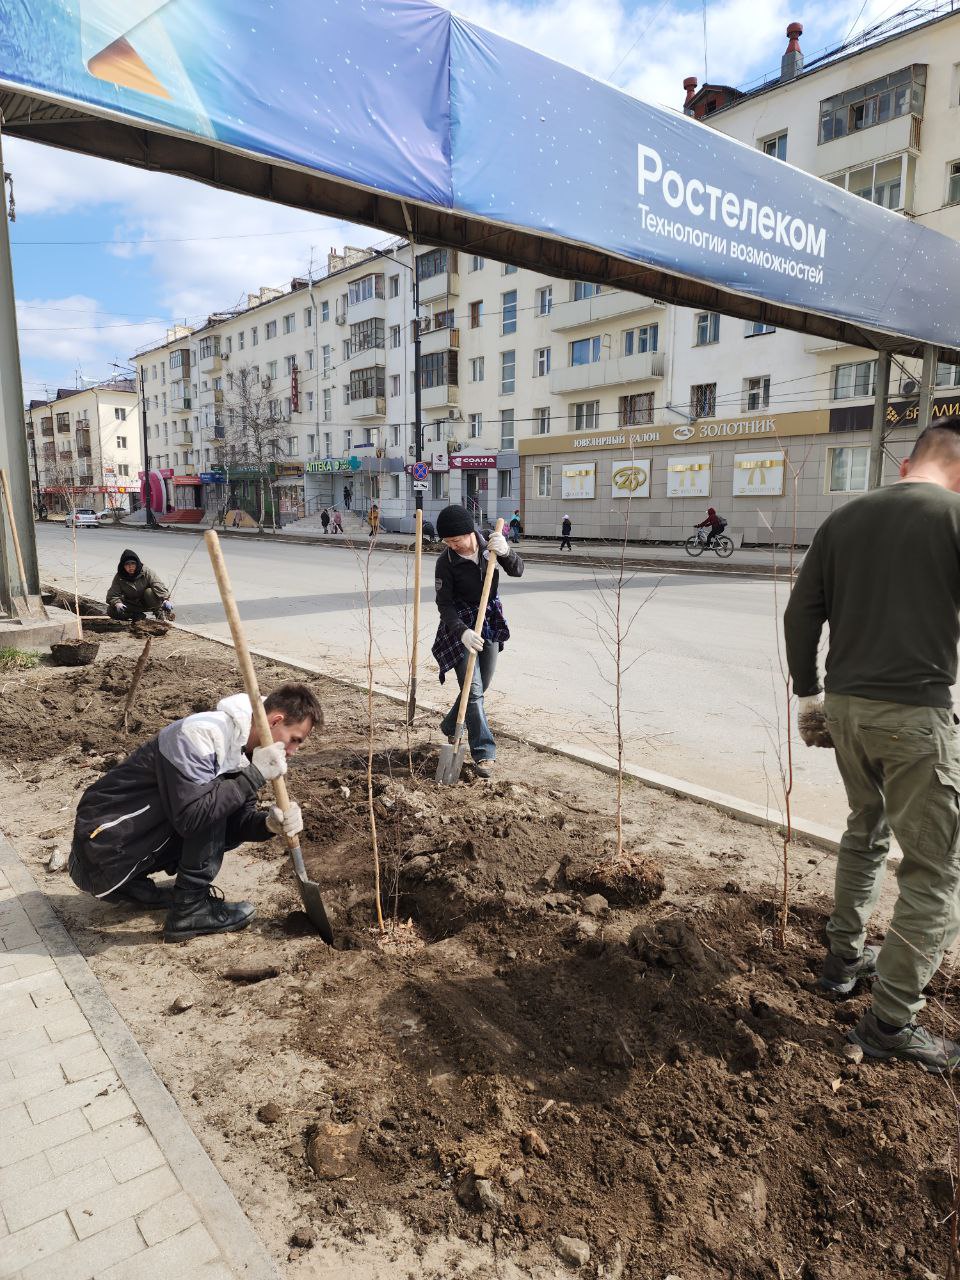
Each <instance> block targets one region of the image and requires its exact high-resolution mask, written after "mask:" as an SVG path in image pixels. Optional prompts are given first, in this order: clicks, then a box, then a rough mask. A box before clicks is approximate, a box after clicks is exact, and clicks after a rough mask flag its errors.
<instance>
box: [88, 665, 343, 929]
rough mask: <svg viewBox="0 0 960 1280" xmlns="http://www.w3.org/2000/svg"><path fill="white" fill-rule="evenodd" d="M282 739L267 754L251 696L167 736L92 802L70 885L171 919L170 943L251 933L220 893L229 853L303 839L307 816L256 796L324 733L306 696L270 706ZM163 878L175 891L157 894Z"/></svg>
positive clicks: (177, 725)
mask: <svg viewBox="0 0 960 1280" xmlns="http://www.w3.org/2000/svg"><path fill="white" fill-rule="evenodd" d="M264 709H265V711H266V713H267V721H268V723H269V725H270V729H271V732H272V734H273V742H272V743H271V745H270V746H268V747H261V746H258V745H257V743H258V738H257V735H256V731H255V730H254V728H253V710H252V708H251V706H250V699H249V698H248V697H247V695H246V694H245V693H238V694H234V695H232V696H231V697H229V698H224V699H223V700H222V701H221V702H220V703H219V704H218V706H217V709H216V711H201V712H199V713H197V714H196V715H191V716H187V717H186V718H185V719H183V720H177V721H175V722H174V723H173V724H170V725H167V726H166V728H164V729H161V730H160V732H159V733H158V734H157V736H156V737H155V738H151V739H150V741H149V742H145V743H144V744H143V746H142V747H139V748H138V749H137V750H136V751H134V753H133V755H131V756H129V757H128V758H127V759H126V760H124V761H123V763H122V764H118V765H116V766H115V767H114V768H113V769H110V770H108V771H107V772H106V773H105V774H104V775H103V776H102V777H101V778H99V779H98V780H97V781H96V782H95V783H94V784H93V785H92V786H91V787H88V788H87V790H86V791H85V792H84V793H83V795H82V796H81V798H80V804H79V806H78V808H77V816H76V820H75V822H74V828H73V846H72V848H71V850H70V863H69V870H70V877H71V879H72V880H73V882H74V884H76V885H77V886H78V887H79V888H81V889H83V890H85V891H86V892H87V893H92V894H93V895H94V896H95V897H97V898H100V899H101V900H102V901H104V902H113V903H133V904H135V905H138V906H141V907H144V908H147V909H158V908H165V909H166V910H167V918H166V924H165V927H164V932H163V936H164V940H165V941H167V942H179V941H184V940H185V939H187V938H194V937H196V936H197V935H198V934H204V933H220V932H224V931H230V930H234V929H243V928H245V927H246V926H247V925H248V924H249V923H250V921H251V920H252V919H253V916H254V914H255V908H254V907H253V906H252V904H251V903H249V902H226V901H224V897H223V894H222V893H221V892H220V891H219V889H217V888H216V887H215V886H214V883H213V882H214V880H215V879H216V877H217V875H218V873H219V871H220V867H221V864H222V863H223V855H224V853H225V851H226V850H227V849H234V848H236V846H237V845H239V844H243V843H245V842H247V841H261V840H268V839H269V838H270V837H271V836H274V835H285V836H294V835H296V834H297V833H298V832H299V831H301V830H302V829H303V820H302V818H301V816H300V807H299V805H296V804H291V806H290V808H289V809H288V810H287V811H286V813H283V812H282V811H281V809H280V808H279V807H278V806H277V805H274V806H273V807H272V808H269V809H261V808H259V807H258V805H257V793H258V791H259V790H260V788H261V787H262V786H263V784H264V783H265V782H270V781H272V780H273V779H274V778H279V777H282V775H283V774H285V773H286V771H287V759H288V758H289V757H290V756H292V755H294V754H295V753H296V752H297V751H298V750H299V749H300V747H301V746H302V745H303V743H304V741H305V740H306V738H307V736H308V735H309V733H310V731H311V730H312V729H313V728H314V727H315V726H317V725H320V724H322V723H323V713H322V711H321V709H320V704H319V702H318V701H317V698H316V696H315V695H314V693H313V692H312V690H311V689H309V688H308V687H307V686H306V685H303V684H286V685H282V686H281V687H280V688H279V689H275V690H274V691H273V693H271V694H269V695H268V697H267V698H266V699H265V700H264ZM160 871H164V872H166V873H167V874H168V875H171V876H175V877H176V881H175V883H174V884H173V885H159V884H156V883H155V882H154V881H153V879H151V877H152V876H153V875H154V874H155V873H157V872H160Z"/></svg>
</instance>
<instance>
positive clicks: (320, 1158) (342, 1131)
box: [307, 1121, 360, 1182]
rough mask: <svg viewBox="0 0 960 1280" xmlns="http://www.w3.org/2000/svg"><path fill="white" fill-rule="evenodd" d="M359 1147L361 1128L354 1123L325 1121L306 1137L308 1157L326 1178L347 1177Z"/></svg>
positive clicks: (330, 1180)
mask: <svg viewBox="0 0 960 1280" xmlns="http://www.w3.org/2000/svg"><path fill="white" fill-rule="evenodd" d="M359 1151H360V1130H359V1128H358V1127H357V1126H356V1125H354V1124H333V1123H332V1122H331V1121H324V1123H323V1124H320V1125H318V1126H317V1127H316V1129H314V1131H313V1133H312V1134H311V1135H310V1137H309V1138H308V1139H307V1161H308V1163H309V1165H310V1168H311V1169H312V1170H313V1172H314V1173H315V1174H316V1175H317V1177H318V1178H321V1179H322V1180H323V1181H325V1182H332V1181H334V1180H335V1179H336V1178H346V1177H349V1176H350V1175H351V1174H352V1173H353V1171H354V1168H355V1166H356V1162H357V1155H358V1154H359Z"/></svg>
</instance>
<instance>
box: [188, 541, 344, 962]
mask: <svg viewBox="0 0 960 1280" xmlns="http://www.w3.org/2000/svg"><path fill="white" fill-rule="evenodd" d="M203 537H204V541H205V542H206V544H207V551H208V552H209V553H210V562H211V564H212V565H213V572H214V574H215V575H216V579H217V586H218V587H219V588H220V599H221V600H222V601H223V611H224V613H225V614H226V615H227V621H228V622H229V624H230V634H231V635H232V636H233V645H234V648H235V649H236V651H237V661H238V662H239V664H240V674H241V675H242V676H243V686H244V688H245V689H246V691H247V697H248V698H249V699H250V705H251V707H252V708H253V723H254V725H255V726H256V730H257V735H258V737H259V738H260V745H261V746H264V747H269V746H270V744H271V743H272V742H273V734H272V733H271V732H270V724H269V722H268V720H267V713H266V711H265V710H264V707H263V702H262V701H261V698H260V686H259V684H258V683H257V673H256V672H255V671H254V669H253V660H252V659H251V657H250V650H249V649H248V647H247V639H246V636H245V635H244V634H243V624H242V623H241V621H240V613H239V611H238V609H237V602H236V600H235V599H234V596H233V588H232V587H231V586H230V576H229V574H228V573H227V566H226V563H225V561H224V559H223V552H222V551H221V549H220V539H219V538H218V537H217V534H216V531H215V530H213V529H208V530H207V532H206V533H205V534H204V535H203ZM272 785H273V794H274V796H275V798H276V801H277V804H278V805H279V806H280V808H281V809H282V810H283V812H284V813H286V812H287V810H288V809H289V808H290V798H289V796H288V795H287V784H286V783H285V782H284V780H283V778H274V779H273V784H272ZM284 843H285V844H286V846H287V852H288V853H289V854H290V858H291V860H292V862H293V869H294V871H295V872H296V874H297V887H298V888H299V890H300V897H301V899H302V901H303V909H304V911H306V913H307V915H308V916H309V917H310V922H311V924H313V925H315V926H316V929H317V932H318V933H319V934H320V937H321V938H322V939H323V940H324V942H326V943H327V944H328V945H330V946H333V930H332V929H331V928H330V921H329V920H328V919H327V911H326V908H325V907H324V905H323V898H322V897H321V896H320V886H319V885H318V884H317V883H316V882H315V881H314V880H308V879H307V869H306V867H305V866H304V865H303V854H302V853H301V852H300V841H299V840H298V839H297V837H296V836H284Z"/></svg>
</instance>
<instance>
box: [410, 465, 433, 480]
mask: <svg viewBox="0 0 960 1280" xmlns="http://www.w3.org/2000/svg"><path fill="white" fill-rule="evenodd" d="M429 474H430V468H429V467H428V466H427V464H426V463H425V462H415V463H414V464H413V468H412V470H411V475H412V476H413V478H414V480H426V478H427V476H428V475H429Z"/></svg>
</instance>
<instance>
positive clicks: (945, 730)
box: [784, 423, 960, 1071]
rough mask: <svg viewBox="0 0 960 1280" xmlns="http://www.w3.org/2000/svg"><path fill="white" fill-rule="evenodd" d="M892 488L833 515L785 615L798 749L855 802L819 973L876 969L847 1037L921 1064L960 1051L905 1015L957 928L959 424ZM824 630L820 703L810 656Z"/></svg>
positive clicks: (847, 982)
mask: <svg viewBox="0 0 960 1280" xmlns="http://www.w3.org/2000/svg"><path fill="white" fill-rule="evenodd" d="M900 477H901V478H900V482H899V483H898V484H895V485H892V486H890V487H889V488H886V489H877V490H874V491H873V492H871V493H868V494H865V495H864V496H863V497H860V498H855V499H854V500H853V501H852V502H850V503H848V504H847V505H845V506H843V507H841V508H839V509H838V510H836V511H834V512H832V513H831V514H830V515H829V516H828V517H827V519H826V520H825V521H824V522H823V524H822V525H821V526H820V528H819V529H818V530H817V532H816V534H815V536H814V539H813V542H812V543H811V545H810V549H809V551H808V552H807V554H806V556H805V557H804V561H803V565H802V567H801V569H800V573H799V575H798V576H797V580H796V585H795V586H794V588H793V592H792V593H791V596H790V602H789V604H788V605H787V609H786V613H785V615H784V633H785V637H786V653H787V662H788V665H789V669H790V677H791V680H792V681H793V691H794V693H796V694H797V695H798V697H799V701H800V705H799V719H798V727H799V731H800V736H801V738H802V739H803V741H804V742H805V743H806V744H807V746H813V747H833V748H834V749H835V751H836V759H837V767H838V769H839V770H840V776H841V777H842V779H843V782H844V786H845V788H846V792H847V800H848V802H849V806H850V816H849V818H848V819H847V829H846V831H845V832H844V835H843V838H842V840H841V842H840V851H839V853H838V855H837V869H836V883H835V889H834V906H833V912H832V914H831V916H830V919H829V921H828V923H827V938H828V941H829V951H828V954H827V957H826V961H825V963H824V966H823V971H822V974H821V977H820V985H821V986H822V987H823V988H825V989H826V990H828V991H830V992H833V993H836V994H839V995H847V994H849V992H851V991H852V990H853V988H854V986H855V985H856V983H857V981H858V979H860V978H871V977H873V976H874V975H876V980H875V982H874V984H873V994H872V1007H871V1008H870V1010H869V1011H868V1012H867V1013H865V1014H864V1016H863V1017H862V1018H861V1019H860V1021H859V1022H858V1023H857V1025H856V1026H855V1027H854V1028H853V1029H852V1030H851V1031H850V1032H849V1036H848V1038H849V1039H850V1040H852V1041H853V1042H854V1043H856V1044H858V1045H859V1046H860V1047H861V1048H862V1050H863V1052H864V1053H865V1054H866V1055H867V1056H868V1057H871V1058H903V1059H907V1060H910V1061H914V1062H917V1063H919V1064H920V1066H922V1067H925V1068H926V1069H927V1070H928V1071H942V1070H952V1069H953V1068H955V1067H957V1066H960V1045H958V1044H957V1043H955V1042H954V1041H953V1040H950V1039H948V1038H947V1037H945V1036H943V1035H938V1034H933V1033H932V1032H930V1031H928V1030H927V1029H926V1028H925V1027H923V1026H921V1025H919V1024H918V1023H917V1021H916V1019H917V1015H918V1014H919V1013H920V1011H921V1010H922V1009H923V1007H924V1003H925V1001H924V997H923V994H922V993H923V990H924V988H925V987H926V986H927V985H928V983H929V982H930V980H931V979H932V977H933V975H934V974H935V973H936V972H937V970H938V969H939V967H940V963H941V961H942V959H943V956H944V953H945V951H946V950H947V949H949V948H950V947H951V946H952V945H953V943H954V941H955V940H956V938H957V935H958V932H960V822H958V810H960V733H958V729H957V724H958V721H957V717H956V716H955V715H954V713H953V708H952V697H951V694H952V688H953V685H954V684H955V683H956V678H957V644H958V641H960V618H958V611H960V424H956V425H949V426H948V425H947V424H946V423H944V424H942V425H937V426H934V427H928V428H927V429H926V430H925V431H923V432H922V433H921V434H920V436H919V438H918V440H917V442H916V444H915V446H914V449H913V452H912V453H911V455H910V457H909V459H908V460H906V461H905V462H903V463H902V464H901V466H900ZM824 623H827V624H828V625H829V628H830V636H829V646H828V649H827V657H826V663H825V667H826V677H825V684H826V695H825V696H824V695H822V694H821V685H820V679H819V676H818V673H817V648H818V645H819V642H820V634H821V631H822V629H823V625H824ZM891 828H892V830H893V834H894V835H895V836H896V837H897V840H898V841H899V843H900V847H901V849H902V850H903V861H902V862H901V864H900V867H899V870H898V872H897V880H898V885H899V893H898V896H897V901H896V904H895V906H894V909H893V918H892V920H891V922H890V927H889V929H888V930H887V934H886V938H885V939H884V942H883V945H882V946H881V947H880V948H879V950H878V948H877V947H871V946H865V942H866V937H867V928H868V925H869V922H870V918H871V916H872V914H873V912H874V909H875V908H876V905H877V901H878V899H879V896H880V890H881V885H882V880H883V874H884V870H885V864H886V859H887V854H888V852H889V849H890V832H891Z"/></svg>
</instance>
